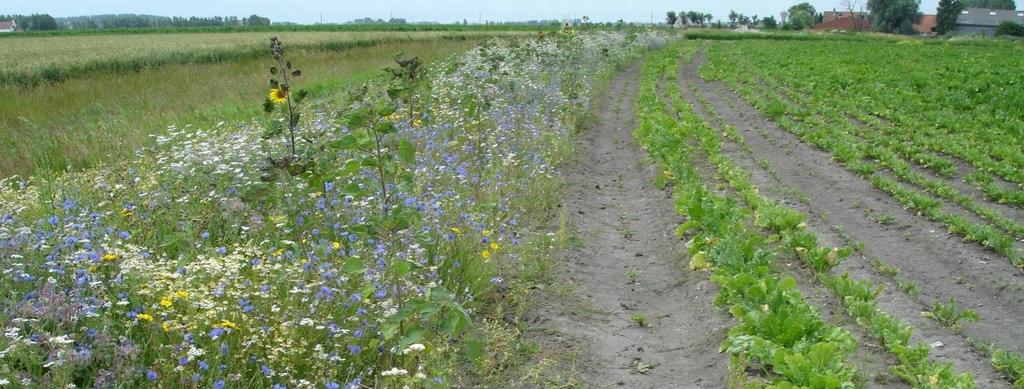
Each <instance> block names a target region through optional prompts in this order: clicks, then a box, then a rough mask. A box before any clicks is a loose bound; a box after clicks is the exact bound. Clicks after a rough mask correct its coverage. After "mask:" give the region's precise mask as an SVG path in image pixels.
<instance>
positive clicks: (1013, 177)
mask: <svg viewBox="0 0 1024 389" xmlns="http://www.w3.org/2000/svg"><path fill="white" fill-rule="evenodd" d="M864 45H870V46H872V47H862V46H864ZM794 49H796V50H798V51H799V53H790V54H787V55H784V56H779V55H777V54H778V52H773V49H771V48H768V47H758V48H744V49H742V50H740V51H738V52H737V51H734V50H733V49H727V50H724V51H723V54H724V53H725V52H728V53H729V54H728V55H729V56H730V57H735V55H740V56H741V57H743V58H753V57H755V56H757V57H759V58H763V59H764V60H767V61H770V62H771V65H770V66H764V65H765V64H764V63H758V66H757V69H758V71H757V72H755V73H754V74H766V75H768V77H766V79H771V80H785V82H786V83H788V84H789V87H791V88H794V89H797V90H799V91H800V93H801V94H805V95H807V96H809V97H810V98H813V99H814V100H815V101H819V102H823V103H825V104H826V105H828V106H830V107H833V108H835V109H837V110H840V111H842V112H844V113H846V114H849V115H851V116H853V117H856V118H858V119H859V120H861V121H862V122H863V123H864V124H865V125H866V126H869V127H871V128H872V129H873V130H875V131H878V132H879V133H881V134H883V135H884V137H885V138H888V139H889V140H890V141H895V142H899V144H901V145H902V149H899V150H895V151H897V152H900V153H904V154H906V155H907V157H908V158H910V159H912V160H914V159H917V160H919V161H915V162H920V163H921V164H922V165H923V166H925V167H927V168H929V169H932V170H935V171H936V172H937V173H938V174H940V175H943V176H947V177H952V176H954V175H955V174H957V173H958V170H959V167H958V165H957V161H956V160H957V159H959V160H962V161H965V162H967V163H968V164H969V166H967V171H966V172H965V173H969V174H966V176H965V177H964V178H965V179H966V180H967V181H968V182H970V183H972V184H974V185H976V186H978V187H979V188H980V189H982V191H983V192H984V193H985V194H986V196H987V197H989V198H990V199H992V200H995V201H999V202H1005V203H1010V204H1013V205H1014V206H1017V207H1021V206H1024V191H1022V190H1021V187H1020V185H1022V183H1024V181H1022V180H1024V175H1022V174H1021V166H1024V159H1022V158H1021V155H1020V152H1019V149H1020V147H1021V144H1020V139H1021V137H1020V135H1021V133H1020V128H1021V126H1020V124H1021V123H1022V118H1021V117H1020V116H1019V115H1018V113H1017V110H1016V109H1015V108H1013V107H1014V106H1015V105H1014V104H1016V103H1015V102H1017V101H1019V99H1020V98H1021V96H1020V95H1019V94H1018V93H1015V92H1014V89H1013V88H1011V87H1010V86H1012V85H1014V83H1016V82H1018V81H1017V80H1015V79H1014V78H1016V77H1018V75H1016V74H1014V73H1013V72H1009V71H1006V70H1001V69H1000V67H1001V66H1009V64H1007V63H1006V62H1011V63H1012V62H1015V61H1017V59H1015V58H1012V57H1006V58H1004V57H1002V56H1000V55H999V53H1001V51H1000V50H998V49H994V48H993V47H971V48H963V47H955V48H954V47H944V46H935V45H924V46H917V45H914V46H911V47H899V46H897V45H891V44H884V45H880V44H877V42H876V43H872V44H868V43H864V44H861V45H840V46H836V45H834V44H820V45H817V44H816V45H806V46H803V47H799V48H794ZM868 49H870V52H871V53H872V55H863V53H864V52H865V51H864V50H868ZM751 50H754V51H755V52H756V53H751ZM762 50H767V51H762ZM752 54H753V55H752ZM925 58H926V59H925ZM965 64H966V65H965ZM749 65H750V64H744V65H743V66H749ZM974 69H985V70H984V71H980V72H979V71H975V70H974ZM993 69H996V70H993ZM999 73H1003V74H999ZM824 80H828V81H824ZM776 82H777V81H776ZM837 89H838V90H841V91H843V95H844V96H853V98H849V99H841V100H836V99H835V98H834V96H836V90H837ZM950 91H955V92H950ZM997 178H999V179H1003V180H1006V181H1008V182H1009V183H1012V184H1015V185H1014V186H1015V187H1014V188H1006V187H1004V186H1002V185H1000V184H999V183H997V182H996V180H997Z"/></svg>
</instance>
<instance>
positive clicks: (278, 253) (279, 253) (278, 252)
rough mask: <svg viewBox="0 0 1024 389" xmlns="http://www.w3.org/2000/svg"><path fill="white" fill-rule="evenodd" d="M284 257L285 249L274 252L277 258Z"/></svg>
mask: <svg viewBox="0 0 1024 389" xmlns="http://www.w3.org/2000/svg"><path fill="white" fill-rule="evenodd" d="M282 255H284V249H277V251H274V256H275V257H280V256H282Z"/></svg>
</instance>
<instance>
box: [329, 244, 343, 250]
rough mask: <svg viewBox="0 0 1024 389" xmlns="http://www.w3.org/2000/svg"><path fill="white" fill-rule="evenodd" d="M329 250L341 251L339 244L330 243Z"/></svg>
mask: <svg viewBox="0 0 1024 389" xmlns="http://www.w3.org/2000/svg"><path fill="white" fill-rule="evenodd" d="M331 248H332V249H335V250H341V242H334V243H331Z"/></svg>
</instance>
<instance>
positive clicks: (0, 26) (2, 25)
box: [0, 20, 14, 30]
mask: <svg viewBox="0 0 1024 389" xmlns="http://www.w3.org/2000/svg"><path fill="white" fill-rule="evenodd" d="M11 27H14V21H13V20H0V30H10V29H11Z"/></svg>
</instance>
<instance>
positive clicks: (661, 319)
mask: <svg viewBox="0 0 1024 389" xmlns="http://www.w3.org/2000/svg"><path fill="white" fill-rule="evenodd" d="M639 74H640V72H639V64H634V65H633V66H631V67H629V68H628V69H627V70H626V71H624V72H622V73H621V74H619V75H618V76H617V77H616V78H615V79H614V80H613V82H612V84H611V86H610V88H609V90H608V91H607V93H605V94H604V95H603V96H602V97H601V98H600V99H599V100H598V101H596V104H595V106H594V108H593V111H592V116H593V120H591V121H590V123H589V124H587V125H586V126H585V128H584V130H583V132H582V133H581V134H580V136H579V141H578V143H577V147H576V160H575V161H574V162H573V163H572V164H571V166H570V167H569V168H568V169H567V172H566V177H567V186H566V188H565V189H564V192H565V193H564V205H563V206H564V207H565V211H566V213H567V215H568V221H569V225H570V226H571V227H572V228H573V229H574V230H575V232H576V234H577V238H578V244H576V245H575V246H574V247H572V248H570V249H568V250H567V251H566V252H564V253H563V255H562V262H563V263H562V264H561V265H560V267H559V270H560V271H559V274H558V279H559V280H560V281H561V282H562V283H563V284H564V285H565V286H568V287H569V288H568V290H569V291H570V293H569V295H567V296H562V297H556V298H552V299H551V300H550V301H547V302H545V303H543V304H541V306H540V307H538V308H537V309H535V310H534V312H532V313H531V315H530V316H531V319H529V320H530V321H532V322H534V323H536V324H534V326H539V327H541V328H543V329H545V330H546V331H547V332H548V333H549V335H548V336H547V338H548V339H557V342H558V344H556V346H561V347H567V348H572V349H575V350H577V351H578V352H575V354H578V358H579V360H578V361H577V363H576V364H575V368H576V369H577V374H576V378H577V379H578V380H580V381H582V382H583V383H584V384H586V385H588V386H593V387H618V386H623V387H630V388H667V387H687V388H705V387H706V388H722V387H725V386H726V382H727V379H728V374H729V369H728V363H729V361H728V357H727V356H726V355H724V354H721V353H719V351H718V347H719V344H720V343H721V341H722V340H723V339H724V338H725V332H726V329H727V328H728V327H729V326H730V325H731V319H730V317H729V316H728V315H727V314H726V313H725V312H724V311H721V310H718V309H716V308H715V307H714V306H713V300H714V296H715V294H716V292H715V290H714V285H713V284H712V283H711V282H710V281H708V280H707V279H706V276H705V275H703V274H701V273H695V272H691V271H689V270H688V269H686V268H685V266H683V265H682V264H680V263H679V261H678V260H677V259H679V258H682V257H683V253H684V252H685V249H684V247H683V243H682V242H681V241H680V239H679V238H678V237H676V236H675V235H674V231H675V228H676V227H677V226H678V225H679V223H680V222H681V220H680V217H679V216H678V215H677V214H676V212H675V210H674V205H673V201H672V198H671V193H670V192H669V191H668V190H664V189H659V188H656V187H654V186H652V182H653V178H654V177H655V171H654V170H653V169H652V167H651V165H652V164H651V162H650V161H649V160H648V159H647V157H646V156H645V153H644V150H643V149H642V148H641V147H640V146H638V145H637V143H636V142H635V140H634V137H633V130H634V129H635V127H636V119H635V117H636V113H635V111H634V105H635V98H636V95H637V90H638V83H639ZM641 317H642V318H643V319H642V320H641V319H640V318H641ZM641 324H645V325H646V326H641Z"/></svg>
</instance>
